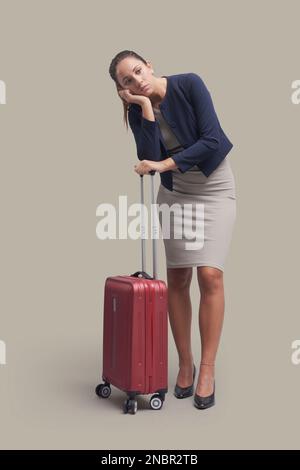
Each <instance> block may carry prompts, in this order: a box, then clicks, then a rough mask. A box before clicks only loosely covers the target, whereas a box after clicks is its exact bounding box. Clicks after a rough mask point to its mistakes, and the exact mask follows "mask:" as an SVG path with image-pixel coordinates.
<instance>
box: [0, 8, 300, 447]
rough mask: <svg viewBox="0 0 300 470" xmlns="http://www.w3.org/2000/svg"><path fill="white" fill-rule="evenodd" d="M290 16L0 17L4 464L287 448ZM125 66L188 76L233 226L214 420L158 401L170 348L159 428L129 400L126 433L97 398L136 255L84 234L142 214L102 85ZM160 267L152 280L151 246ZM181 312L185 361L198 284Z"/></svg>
mask: <svg viewBox="0 0 300 470" xmlns="http://www.w3.org/2000/svg"><path fill="white" fill-rule="evenodd" d="M299 15H300V2H299V1H291V0H290V1H287V2H283V1H266V0H265V1H263V2H261V1H251V2H250V1H233V0H226V1H224V2H222V1H212V0H209V1H187V2H185V3H184V5H183V4H182V3H180V2H178V3H177V2H174V1H165V2H163V3H161V2H159V1H152V2H146V3H145V2H140V1H127V2H125V3H124V4H123V3H121V2H112V3H109V2H100V1H92V0H89V1H74V0H73V1H70V0H64V1H58V0H55V1H53V0H52V1H49V0H47V1H46V0H43V1H35V0H27V1H21V0H20V1H16V0H13V1H12V0H9V1H4V0H1V1H0V57H1V63H0V79H1V80H4V81H5V83H6V85H7V104H6V105H2V106H0V129H1V140H0V151H1V172H0V178H1V184H0V190H1V319H0V339H2V340H4V341H5V342H6V346H7V365H6V366H1V367H0V384H1V386H0V414H1V420H0V446H1V448H3V449H15V448H20V449H35V448H36V449H38V448H45V449H46V448H49V449H51V448H62V449H63V448H70V449H74V448H82V449H84V448H86V449H92V448H96V449H116V448H121V449H125V448H127V449H128V448H129V449H138V448H146V449H155V448H156V449H168V448H169V449H215V448H222V449H234V448H236V449H239V448H299V439H298V435H299V417H300V416H299V415H300V413H299V388H300V384H299V377H300V366H298V368H297V366H294V365H292V363H291V359H290V357H291V342H292V341H293V340H294V339H298V338H299V335H300V320H299V298H298V292H299V286H298V284H299V275H298V266H299V250H298V241H299V222H298V213H299V209H298V200H299V193H298V187H299V171H300V163H299V162H300V158H299V117H300V105H298V106H297V105H293V104H292V102H291V94H292V89H291V83H292V81H293V80H296V79H299V78H300V77H299V61H298V60H297V57H298V56H299V47H298V46H299ZM123 49H132V50H135V51H136V52H138V53H139V54H141V55H142V56H144V57H145V58H146V59H148V60H150V61H152V63H153V66H154V72H155V75H156V76H161V75H171V74H176V73H185V72H195V73H198V74H199V75H200V76H201V77H202V79H203V80H204V81H205V83H206V85H207V87H208V89H209V90H210V92H211V94H212V97H213V101H214V104H215V108H216V111H217V113H218V116H219V119H220V122H221V125H222V127H223V129H224V131H225V132H226V133H227V134H228V136H229V138H230V139H231V140H232V142H233V143H234V148H233V149H232V151H231V152H230V159H231V165H232V169H233V172H234V175H235V179H236V188H237V220H236V226H235V231H234V236H233V239H232V245H231V250H230V253H229V256H228V259H227V264H226V269H225V288H226V313H225V325H224V330H223V336H222V341H221V345H220V350H219V355H218V362H217V369H216V374H217V375H216V400H217V404H216V406H215V407H214V408H212V409H211V410H208V411H205V412H200V411H198V410H196V409H195V408H194V407H193V406H192V398H191V399H187V400H183V401H180V400H176V398H175V397H173V396H172V390H173V387H174V383H175V379H176V376H177V370H178V367H177V366H178V364H177V355H176V352H175V348H174V344H173V338H172V336H171V334H170V341H169V344H170V345H169V386H170V393H169V394H168V396H167V400H166V402H165V404H164V407H163V409H162V410H161V411H160V412H153V411H151V410H148V409H147V406H148V405H147V403H148V397H144V398H141V399H140V400H139V410H138V413H137V414H136V415H135V416H131V415H123V413H122V411H121V406H122V402H123V398H124V394H123V393H122V392H120V391H118V390H117V389H113V391H112V396H111V398H110V399H109V400H106V401H102V400H100V399H98V398H97V397H96V396H95V394H94V386H95V385H96V384H97V383H98V382H99V380H100V375H101V368H102V362H101V361H102V358H101V353H102V351H101V348H102V330H101V328H102V303H103V286H104V282H105V279H106V277H107V276H109V275H116V274H129V273H130V272H133V271H134V270H136V269H137V268H138V267H139V263H140V261H139V259H140V258H139V248H140V244H139V241H133V240H110V241H104V242H101V241H100V240H98V239H97V238H96V234H95V228H96V222H97V218H96V215H95V214H96V207H97V206H98V204H100V203H101V202H110V203H114V204H117V202H118V196H119V195H125V194H126V195H128V199H129V203H131V202H138V200H139V181H138V177H137V175H136V173H134V170H133V166H134V164H135V163H136V161H137V157H136V151H135V143H134V140H133V136H132V134H131V131H130V129H129V132H128V134H127V132H126V129H125V127H124V125H123V117H122V115H123V110H122V103H121V101H120V99H119V97H118V96H117V95H116V93H115V88H114V84H113V82H112V80H111V78H110V76H109V74H108V67H109V63H110V61H111V59H112V57H113V56H114V55H115V54H116V53H117V52H119V51H121V50H123ZM158 182H159V177H158V176H157V179H156V185H158ZM148 248H149V247H148ZM159 250H160V262H159V274H160V277H161V278H162V279H166V271H165V259H164V251H163V244H162V240H160V246H159ZM149 261H150V258H149V254H148V262H149ZM194 276H195V271H194ZM192 300H193V309H194V312H193V315H194V317H193V325H194V328H193V346H194V355H195V359H196V360H197V361H198V360H199V352H200V342H199V333H198V320H197V315H198V305H199V292H198V288H197V284H196V278H195V277H194V280H193V285H192Z"/></svg>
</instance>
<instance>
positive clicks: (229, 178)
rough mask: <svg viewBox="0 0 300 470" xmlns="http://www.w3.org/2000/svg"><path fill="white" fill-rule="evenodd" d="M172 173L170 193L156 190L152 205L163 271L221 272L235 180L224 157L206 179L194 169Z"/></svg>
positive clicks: (231, 220) (232, 217)
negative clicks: (200, 268)
mask: <svg viewBox="0 0 300 470" xmlns="http://www.w3.org/2000/svg"><path fill="white" fill-rule="evenodd" d="M172 173H173V191H169V190H168V189H167V188H165V187H164V186H163V185H162V184H160V186H159V190H158V193H157V198H156V203H157V209H158V216H159V223H160V227H161V233H162V238H163V242H164V247H165V253H166V265H167V268H183V267H193V266H211V267H215V268H218V269H220V270H221V271H224V265H225V260H226V257H227V253H228V250H229V246H230V242H231V238H232V233H233V227H234V223H235V219H236V190H235V180H234V175H233V172H232V169H231V165H230V161H229V159H228V156H227V157H225V159H224V160H222V162H221V163H220V164H219V166H218V167H217V168H216V169H215V170H214V171H213V172H212V173H211V174H210V175H209V176H208V177H207V176H205V174H204V173H203V172H202V171H200V170H199V168H198V167H197V166H194V167H193V168H191V169H190V170H188V171H186V172H185V173H181V172H180V171H179V170H178V169H177V168H176V169H175V170H172Z"/></svg>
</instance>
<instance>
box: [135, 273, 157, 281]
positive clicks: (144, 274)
mask: <svg viewBox="0 0 300 470" xmlns="http://www.w3.org/2000/svg"><path fill="white" fill-rule="evenodd" d="M131 276H132V277H142V278H144V279H150V280H153V277H151V276H149V274H147V273H146V272H145V271H137V272H136V273H134V274H131Z"/></svg>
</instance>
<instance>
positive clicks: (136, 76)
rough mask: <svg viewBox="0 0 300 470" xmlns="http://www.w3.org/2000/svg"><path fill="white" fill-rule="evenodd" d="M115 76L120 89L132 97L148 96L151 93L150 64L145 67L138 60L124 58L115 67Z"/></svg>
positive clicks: (151, 69) (151, 77) (151, 73)
mask: <svg viewBox="0 0 300 470" xmlns="http://www.w3.org/2000/svg"><path fill="white" fill-rule="evenodd" d="M116 75H117V80H118V82H119V84H120V85H121V87H122V88H126V89H128V90H129V91H130V92H131V93H133V94H134V95H144V96H149V95H150V94H151V93H152V91H153V68H152V66H151V63H150V62H147V65H146V64H144V62H142V61H141V60H139V59H136V58H134V57H126V58H125V59H123V60H121V62H119V64H118V65H117V69H116ZM144 87H146V88H144Z"/></svg>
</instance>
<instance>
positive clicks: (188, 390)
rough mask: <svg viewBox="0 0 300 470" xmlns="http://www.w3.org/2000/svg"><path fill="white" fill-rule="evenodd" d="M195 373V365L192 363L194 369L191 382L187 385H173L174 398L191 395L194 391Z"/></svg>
mask: <svg viewBox="0 0 300 470" xmlns="http://www.w3.org/2000/svg"><path fill="white" fill-rule="evenodd" d="M195 375H196V367H195V364H194V371H193V383H192V385H189V386H188V387H180V386H179V385H177V384H176V385H175V389H174V395H175V397H176V398H187V397H191V396H192V395H193V393H194V380H195Z"/></svg>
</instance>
